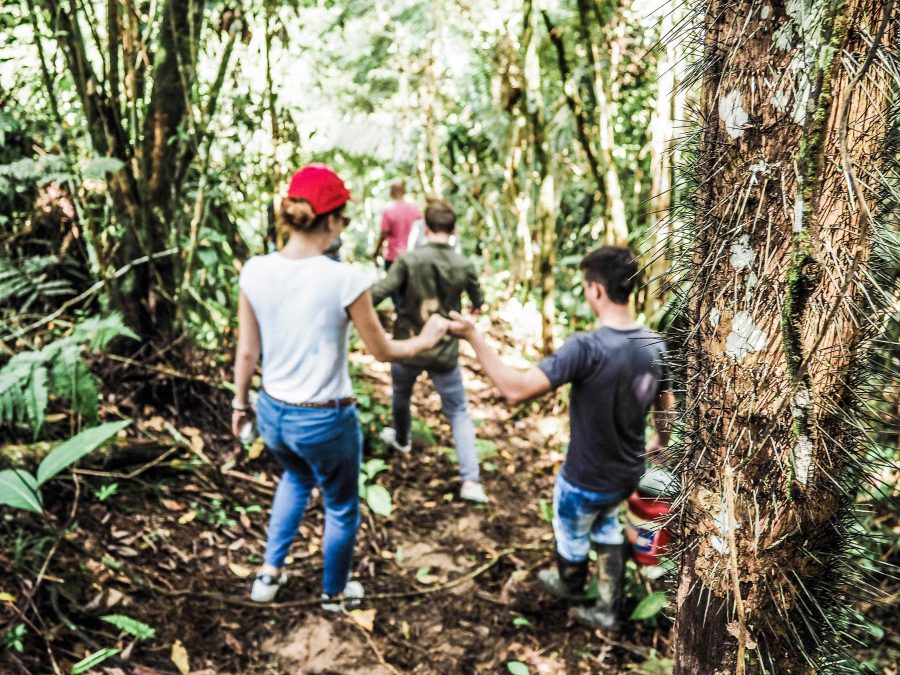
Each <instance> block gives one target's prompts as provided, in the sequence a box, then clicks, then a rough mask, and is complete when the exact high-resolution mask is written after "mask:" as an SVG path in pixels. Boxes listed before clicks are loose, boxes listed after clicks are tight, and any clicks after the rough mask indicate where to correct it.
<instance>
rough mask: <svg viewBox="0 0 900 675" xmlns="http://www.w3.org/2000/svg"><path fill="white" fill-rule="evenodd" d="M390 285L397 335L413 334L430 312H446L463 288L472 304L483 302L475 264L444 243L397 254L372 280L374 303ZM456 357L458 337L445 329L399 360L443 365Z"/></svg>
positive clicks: (459, 300) (453, 308)
mask: <svg viewBox="0 0 900 675" xmlns="http://www.w3.org/2000/svg"><path fill="white" fill-rule="evenodd" d="M395 291H396V292H397V293H399V295H400V303H399V306H398V307H397V308H396V309H397V321H396V323H395V324H394V338H395V339H397V340H404V339H406V338H408V337H412V336H413V335H416V334H418V332H419V331H420V330H422V326H423V325H425V321H426V320H427V319H428V317H429V316H431V315H432V314H440V315H441V316H449V314H450V312H451V311H456V312H458V311H460V309H461V308H462V294H463V291H465V293H466V295H468V297H469V302H471V303H472V306H473V307H476V308H477V307H481V305H482V303H483V302H484V297H483V295H482V293H481V286H480V285H479V283H478V273H477V272H476V271H475V265H474V264H472V262H471V261H470V260H468V259H466V258H464V257H463V256H461V255H460V254H459V253H457V252H456V251H454V250H453V248H452V247H451V246H450V245H449V244H428V245H427V246H423V247H421V248H417V249H415V250H412V251H409V252H408V253H404V254H403V255H401V256H400V257H399V258H397V260H395V261H394V264H393V265H391V269H390V271H389V272H388V273H387V276H386V277H385V278H384V279H382V280H381V281H379V282H378V283H376V284H375V285H374V286H372V299H373V300H374V302H375V304H376V305H378V304H379V303H380V302H381V301H382V300H384V299H385V298H387V297H388V296H389V295H391V294H392V293H394V292H395ZM458 358H459V340H457V339H456V338H454V337H451V336H449V335H448V336H446V337H444V338H443V339H442V340H441V341H440V342H439V343H438V344H437V345H436V346H435V347H433V348H432V349H429V350H428V351H426V352H422V353H421V354H419V355H418V356H416V357H414V358H412V359H409V360H408V361H404V363H406V364H409V365H412V366H420V367H422V368H431V369H434V370H437V371H447V370H451V369H453V368H455V367H456V363H457V359H458Z"/></svg>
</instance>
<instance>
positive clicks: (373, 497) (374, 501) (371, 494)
mask: <svg viewBox="0 0 900 675" xmlns="http://www.w3.org/2000/svg"><path fill="white" fill-rule="evenodd" d="M366 504H368V505H369V508H370V509H372V511H373V512H374V513H377V514H378V515H379V516H385V517H388V516H390V515H391V493H390V492H388V491H387V490H386V489H385V488H383V487H382V486H380V485H369V486H367V487H366Z"/></svg>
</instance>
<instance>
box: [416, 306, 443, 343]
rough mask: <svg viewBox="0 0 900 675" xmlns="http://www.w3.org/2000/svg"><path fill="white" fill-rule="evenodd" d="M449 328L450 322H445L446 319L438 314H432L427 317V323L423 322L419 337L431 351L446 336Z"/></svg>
mask: <svg viewBox="0 0 900 675" xmlns="http://www.w3.org/2000/svg"><path fill="white" fill-rule="evenodd" d="M449 327H450V322H449V321H447V319H445V318H444V317H442V316H441V315H440V314H432V315H431V316H429V317H428V321H426V322H425V325H424V326H422V330H421V331H420V332H419V337H421V338H423V339H424V340H425V342H426V343H427V344H428V347H427V349H431V348H432V347H434V346H435V345H436V344H437V343H438V342H440V341H441V338H442V337H444V336H445V335H446V334H447V329H448V328H449Z"/></svg>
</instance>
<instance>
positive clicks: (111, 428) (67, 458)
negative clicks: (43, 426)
mask: <svg viewBox="0 0 900 675" xmlns="http://www.w3.org/2000/svg"><path fill="white" fill-rule="evenodd" d="M129 424H131V420H123V421H119V422H107V423H106V424H101V425H100V426H97V427H91V428H90V429H85V430H84V431H82V432H81V433H79V434H76V435H75V436H72V438H70V439H69V440H67V441H66V442H65V443H63V444H62V445H59V446H57V447H56V448H55V449H54V450H53V452H51V453H50V454H49V455H47V456H46V457H45V458H44V461H43V462H41V465H40V466H39V467H38V472H37V483H38V485H43V484H44V483H46V482H47V481H48V480H50V479H51V478H53V476H55V475H56V474H58V473H59V472H60V471H62V470H63V469H65V468H66V467H68V466H71V465H72V464H74V463H75V462H77V461H78V460H79V459H81V458H82V457H84V456H85V455H86V454H88V453H89V452H91V451H93V450H96V449H97V448H99V447H100V446H101V445H103V444H104V443H106V441H108V440H109V439H110V438H112V437H113V436H115V435H116V434H117V433H119V431H121V430H122V429H124V428H125V427H127V426H128V425H129Z"/></svg>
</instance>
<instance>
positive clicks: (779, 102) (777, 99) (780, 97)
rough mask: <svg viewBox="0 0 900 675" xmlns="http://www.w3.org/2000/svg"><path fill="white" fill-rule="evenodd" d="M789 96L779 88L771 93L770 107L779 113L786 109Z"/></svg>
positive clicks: (789, 99) (789, 100)
mask: <svg viewBox="0 0 900 675" xmlns="http://www.w3.org/2000/svg"><path fill="white" fill-rule="evenodd" d="M790 102H791V97H790V96H788V95H787V94H785V93H784V92H783V91H782V90H781V89H779V90H778V91H776V92H775V93H774V94H772V107H773V108H775V110H777V111H778V112H780V113H783V112H784V111H785V110H787V107H788V104H789V103H790Z"/></svg>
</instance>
